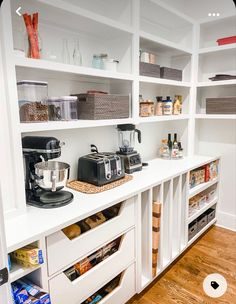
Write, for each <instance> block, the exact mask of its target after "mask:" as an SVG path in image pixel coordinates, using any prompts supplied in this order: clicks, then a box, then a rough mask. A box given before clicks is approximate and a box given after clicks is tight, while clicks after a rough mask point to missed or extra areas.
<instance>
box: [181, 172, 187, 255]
mask: <svg viewBox="0 0 236 304" xmlns="http://www.w3.org/2000/svg"><path fill="white" fill-rule="evenodd" d="M187 183H188V174H187V173H186V174H183V175H182V183H181V191H182V201H181V224H180V225H181V233H180V235H181V250H183V249H184V248H185V247H186V246H187V242H188V233H187V232H188V223H187V218H188V198H187V189H188V186H187Z"/></svg>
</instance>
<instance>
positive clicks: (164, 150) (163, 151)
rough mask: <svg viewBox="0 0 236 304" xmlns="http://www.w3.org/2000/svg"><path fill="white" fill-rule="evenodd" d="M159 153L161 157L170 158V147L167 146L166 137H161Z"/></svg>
mask: <svg viewBox="0 0 236 304" xmlns="http://www.w3.org/2000/svg"><path fill="white" fill-rule="evenodd" d="M159 154H160V157H161V158H164V159H170V149H169V146H168V142H167V139H162V141H161V147H160V150H159Z"/></svg>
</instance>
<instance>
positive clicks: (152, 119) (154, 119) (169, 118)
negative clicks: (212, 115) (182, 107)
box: [139, 114, 189, 123]
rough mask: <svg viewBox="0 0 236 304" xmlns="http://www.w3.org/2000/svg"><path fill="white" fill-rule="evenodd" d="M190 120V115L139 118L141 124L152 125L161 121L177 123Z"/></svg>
mask: <svg viewBox="0 0 236 304" xmlns="http://www.w3.org/2000/svg"><path fill="white" fill-rule="evenodd" d="M186 119H189V115H187V114H186V115H185V114H183V115H163V116H150V117H139V123H151V122H161V121H176V120H186Z"/></svg>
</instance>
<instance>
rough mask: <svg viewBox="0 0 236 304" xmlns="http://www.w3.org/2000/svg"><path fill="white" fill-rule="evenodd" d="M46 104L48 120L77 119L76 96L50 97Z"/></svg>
mask: <svg viewBox="0 0 236 304" xmlns="http://www.w3.org/2000/svg"><path fill="white" fill-rule="evenodd" d="M47 102H48V113H49V120H53V121H57V120H74V119H78V114H77V97H76V96H61V97H51V98H50V99H48V101H47Z"/></svg>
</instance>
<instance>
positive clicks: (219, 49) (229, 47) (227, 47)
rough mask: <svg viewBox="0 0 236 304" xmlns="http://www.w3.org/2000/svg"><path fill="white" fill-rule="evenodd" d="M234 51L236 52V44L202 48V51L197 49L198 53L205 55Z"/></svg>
mask: <svg viewBox="0 0 236 304" xmlns="http://www.w3.org/2000/svg"><path fill="white" fill-rule="evenodd" d="M234 49H235V51H236V43H231V44H225V45H217V46H212V47H207V48H202V49H199V51H198V53H199V54H207V53H215V52H224V51H228V50H234Z"/></svg>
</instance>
